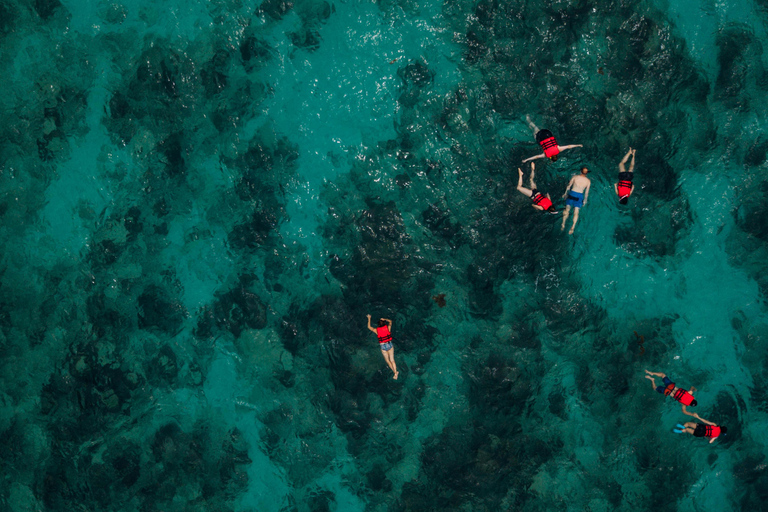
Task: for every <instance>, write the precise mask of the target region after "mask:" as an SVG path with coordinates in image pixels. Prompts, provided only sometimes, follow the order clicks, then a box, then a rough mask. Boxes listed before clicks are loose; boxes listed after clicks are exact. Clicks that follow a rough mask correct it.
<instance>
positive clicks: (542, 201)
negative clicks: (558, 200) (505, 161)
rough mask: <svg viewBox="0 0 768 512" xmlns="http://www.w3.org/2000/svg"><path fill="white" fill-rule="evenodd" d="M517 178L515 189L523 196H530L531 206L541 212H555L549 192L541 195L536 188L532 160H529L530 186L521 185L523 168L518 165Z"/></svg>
mask: <svg viewBox="0 0 768 512" xmlns="http://www.w3.org/2000/svg"><path fill="white" fill-rule="evenodd" d="M517 173H518V178H517V190H519V191H520V193H521V194H523V195H524V196H528V197H530V198H531V201H533V205H532V206H533V207H534V208H536V209H537V210H541V211H543V212H549V213H557V210H556V209H555V207H554V206H553V205H552V199H550V197H549V194H547V195H546V196H544V195H542V193H541V192H539V190H538V189H537V188H536V182H534V181H533V177H534V174H535V166H534V164H533V162H531V180H530V181H531V188H530V189H528V188H525V187H524V186H523V170H522V169H520V168H519V167H518V168H517Z"/></svg>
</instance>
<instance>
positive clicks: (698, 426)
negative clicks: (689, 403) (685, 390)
mask: <svg viewBox="0 0 768 512" xmlns="http://www.w3.org/2000/svg"><path fill="white" fill-rule="evenodd" d="M683 412H684V413H685V414H687V415H688V416H693V417H694V418H696V419H697V420H699V421H702V422H704V424H702V423H696V422H694V421H687V422H685V423H684V424H683V425H681V424H679V423H678V424H677V425H675V426H676V427H677V428H675V429H673V430H672V431H673V432H674V433H675V434H683V433H686V434H692V435H694V436H696V437H709V438H710V439H709V443H710V444H712V443H714V442H715V439H717V438H718V437H720V436H721V435H725V434H726V433H727V432H728V427H724V426H722V425H716V424H714V423H712V422H711V421H707V420H705V419H704V418H702V417H701V416H699V415H698V414H696V413H695V412H688V411H686V410H685V407H683Z"/></svg>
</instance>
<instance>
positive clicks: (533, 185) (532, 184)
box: [531, 162, 536, 190]
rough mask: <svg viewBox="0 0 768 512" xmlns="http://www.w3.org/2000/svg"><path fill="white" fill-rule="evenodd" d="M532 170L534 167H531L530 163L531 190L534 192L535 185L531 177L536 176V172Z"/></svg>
mask: <svg viewBox="0 0 768 512" xmlns="http://www.w3.org/2000/svg"><path fill="white" fill-rule="evenodd" d="M534 169H535V167H534V166H533V162H531V190H536V183H535V182H534V181H533V177H534V176H535V175H536V171H535V170H534Z"/></svg>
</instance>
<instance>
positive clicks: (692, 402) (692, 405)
mask: <svg viewBox="0 0 768 512" xmlns="http://www.w3.org/2000/svg"><path fill="white" fill-rule="evenodd" d="M697 405H699V402H697V401H696V400H691V407H696V406H697Z"/></svg>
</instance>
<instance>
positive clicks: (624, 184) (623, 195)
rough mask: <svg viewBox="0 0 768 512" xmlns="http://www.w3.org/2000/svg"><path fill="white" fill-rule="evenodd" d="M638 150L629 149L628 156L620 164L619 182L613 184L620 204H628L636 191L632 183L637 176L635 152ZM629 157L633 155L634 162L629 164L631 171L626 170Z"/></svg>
mask: <svg viewBox="0 0 768 512" xmlns="http://www.w3.org/2000/svg"><path fill="white" fill-rule="evenodd" d="M636 151H637V150H636V149H632V148H629V151H627V154H626V155H624V158H623V159H622V160H621V162H619V181H618V183H614V184H613V190H615V191H616V195H617V196H619V204H627V201H629V196H631V195H632V192H634V191H635V185H634V184H633V183H632V178H633V177H634V176H635V152H636ZM629 155H632V162H631V163H630V164H629V171H627V170H626V169H625V168H624V164H625V163H627V159H628V158H629Z"/></svg>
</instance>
